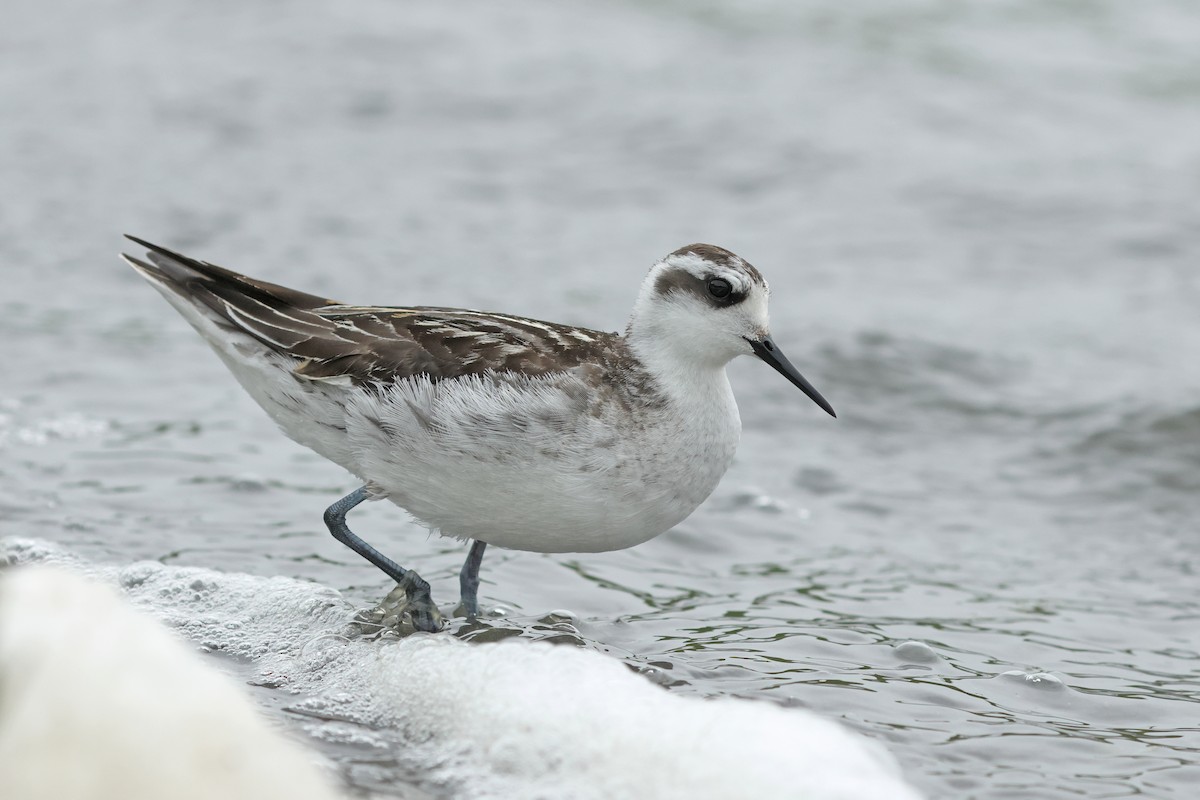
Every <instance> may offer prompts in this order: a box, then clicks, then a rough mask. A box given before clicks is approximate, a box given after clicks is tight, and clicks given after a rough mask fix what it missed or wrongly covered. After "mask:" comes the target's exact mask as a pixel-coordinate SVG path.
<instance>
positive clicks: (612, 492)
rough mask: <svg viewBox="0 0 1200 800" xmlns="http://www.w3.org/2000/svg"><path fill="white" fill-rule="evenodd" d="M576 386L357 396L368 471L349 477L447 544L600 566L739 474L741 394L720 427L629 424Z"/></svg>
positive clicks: (675, 411)
mask: <svg viewBox="0 0 1200 800" xmlns="http://www.w3.org/2000/svg"><path fill="white" fill-rule="evenodd" d="M721 377H722V378H723V377H724V373H723V372H722V373H721ZM564 380H569V381H574V380H576V379H574V378H569V379H564V378H563V377H562V376H558V377H557V378H555V379H554V380H553V381H546V380H544V379H538V380H535V381H529V380H522V381H519V382H516V383H514V384H499V385H497V384H495V383H491V382H487V383H486V384H485V383H484V382H482V381H481V382H478V383H476V384H475V385H472V384H470V382H469V381H465V380H456V381H453V382H443V383H436V384H431V383H429V382H427V381H407V382H405V383H404V384H401V385H399V386H397V388H396V389H395V390H393V391H392V392H390V393H389V394H388V395H386V396H384V397H382V398H377V397H372V396H369V395H356V400H355V401H354V402H352V403H351V404H350V406H349V412H348V414H347V420H346V427H347V431H348V436H349V438H350V441H351V445H352V447H351V449H352V450H353V452H354V453H355V454H356V459H357V463H356V464H354V465H347V466H349V467H351V468H352V469H353V471H355V472H356V473H358V474H359V475H360V476H362V477H363V478H364V479H365V480H367V481H368V482H369V483H370V484H371V486H372V488H373V490H375V491H376V492H377V493H379V494H380V495H382V496H386V497H387V498H388V499H390V500H392V502H394V503H396V504H397V505H399V506H401V507H403V508H405V509H406V510H408V511H409V513H411V514H412V515H413V516H414V517H416V518H417V519H418V520H420V521H421V522H422V523H424V524H426V525H428V526H429V527H431V528H434V529H437V530H438V531H440V532H441V533H443V534H444V535H447V536H454V537H458V538H470V539H478V540H480V541H484V542H488V543H489V544H493V545H496V546H499V547H507V548H513V549H518V550H533V551H539V552H596V551H602V550H617V549H621V548H625V547H631V546H633V545H635V544H640V543H641V542H644V541H646V540H648V539H651V538H653V537H655V536H657V535H658V534H660V533H662V532H664V531H666V530H668V529H670V528H671V527H673V526H674V525H676V524H678V523H679V522H680V521H682V520H683V519H684V518H685V517H687V516H688V515H689V514H691V513H692V511H694V510H695V509H696V507H697V506H699V505H700V503H702V502H703V501H704V499H705V498H707V497H708V495H709V494H710V493H711V492H712V490H713V489H714V488H715V487H716V485H717V483H718V481H719V480H720V478H721V476H722V475H723V474H724V473H725V471H726V469H728V467H729V465H730V463H731V462H732V459H733V454H734V450H735V449H736V447H737V441H738V437H739V434H740V422H739V420H738V417H737V409H736V406H733V404H732V394H731V393H727V394H728V400H729V403H728V405H724V404H723V406H722V407H721V408H717V409H713V410H712V411H713V412H715V413H712V412H710V413H704V414H700V413H695V409H691V410H690V411H691V412H693V413H687V412H688V411H689V410H687V409H680V408H678V407H676V406H675V405H670V404H668V405H665V406H663V407H658V408H652V409H644V410H639V411H635V412H629V411H627V410H626V409H625V408H624V407H621V406H619V405H616V404H613V405H612V406H611V407H610V406H607V405H605V404H604V403H598V402H597V401H596V398H595V397H594V395H592V396H589V395H588V394H587V393H586V392H585V393H580V392H579V391H578V390H579V388H580V387H579V386H576V385H571V384H570V383H567V384H565V385H564V383H563V381H564ZM725 386H726V389H727V388H728V383H727V382H726V384H725Z"/></svg>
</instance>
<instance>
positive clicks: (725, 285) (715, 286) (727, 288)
mask: <svg viewBox="0 0 1200 800" xmlns="http://www.w3.org/2000/svg"><path fill="white" fill-rule="evenodd" d="M732 291H733V286H732V285H731V284H730V283H729V281H727V280H725V279H724V278H712V279H710V280H709V282H708V293H709V294H711V295H712V296H713V297H717V298H725V297H728V296H729V293H730V292H732Z"/></svg>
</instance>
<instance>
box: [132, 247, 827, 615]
mask: <svg viewBox="0 0 1200 800" xmlns="http://www.w3.org/2000/svg"><path fill="white" fill-rule="evenodd" d="M128 238H129V239H130V240H132V241H134V242H137V243H138V244H139V245H142V246H143V247H145V248H146V249H147V251H148V253H147V258H148V259H149V261H148V262H147V261H142V260H140V259H137V258H133V257H131V256H128V255H125V256H123V257H124V258H125V260H126V261H127V262H129V264H130V265H131V266H132V267H133V268H134V269H136V270H137V271H138V272H139V273H141V274H142V276H143V277H145V278H146V279H147V280H149V281H150V282H151V284H153V285H154V287H155V288H156V289H158V290H159V291H160V292H161V293H162V294H163V296H164V297H166V299H167V301H168V302H170V303H171V305H173V306H174V307H175V309H176V310H177V311H179V312H180V313H181V314H182V315H183V316H184V318H185V319H187V321H188V322H189V323H191V325H192V327H194V328H195V329H196V330H197V331H199V333H200V335H201V336H203V337H204V339H205V340H206V341H207V342H208V343H209V345H211V346H212V348H213V349H214V350H215V351H216V353H217V355H218V356H220V358H221V360H222V361H224V362H225V365H226V366H227V367H229V369H230V371H232V372H233V374H234V377H236V378H237V379H238V381H239V382H240V383H241V384H242V387H243V388H244V389H245V390H246V391H247V392H249V393H250V396H251V397H253V398H254V400H255V401H256V402H257V403H258V404H259V405H260V406H262V407H263V409H264V410H266V412H267V414H269V415H270V416H271V418H272V419H274V420H275V422H276V423H277V424H278V425H279V427H280V428H281V429H282V430H283V432H284V433H285V434H287V435H288V436H289V437H290V438H292V439H293V440H295V441H297V442H299V443H300V444H303V445H305V446H307V447H310V448H312V449H313V450H315V451H316V452H318V453H320V454H321V455H323V456H325V457H326V458H328V459H329V460H330V461H333V462H334V463H336V464H339V465H341V466H342V467H344V468H346V469H347V470H349V471H350V472H352V473H354V474H355V475H357V476H358V477H359V478H360V479H361V480H362V481H363V482H364V483H363V486H362V487H361V488H359V489H357V490H355V491H354V492H351V493H350V494H349V495H347V496H346V497H343V498H342V499H341V500H338V501H337V502H336V503H334V504H333V505H331V506H330V507H329V508H328V509H326V511H325V524H326V525H327V526H328V528H329V530H330V532H331V533H332V534H333V536H334V538H336V539H337V540H338V541H340V542H342V543H343V544H345V545H347V546H349V547H350V548H351V549H353V550H354V551H355V552H357V553H358V554H359V555H361V556H363V557H364V558H366V559H367V560H368V561H370V562H371V563H372V564H374V565H375V566H377V567H378V568H379V569H381V570H383V571H384V572H385V573H387V575H388V576H389V577H390V578H392V579H393V580H395V581H396V582H397V583H398V584H399V585H400V587H401V588H403V590H404V591H405V594H406V595H407V598H408V606H407V610H408V612H409V613H410V614H411V617H412V621H413V624H414V626H415V627H416V628H418V629H419V630H427V631H432V630H437V629H438V628H439V627H440V626H441V619H440V614H439V612H438V610H437V608H436V606H434V604H433V601H432V599H431V597H430V593H429V584H428V583H426V582H425V581H424V580H423V579H421V578H420V577H419V576H418V575H417V573H416V572H414V571H412V570H408V569H405V568H403V567H401V566H400V565H399V564H397V563H396V562H395V561H393V560H392V559H390V558H388V557H387V556H385V555H383V554H382V553H380V552H379V551H378V550H376V549H375V548H374V547H372V546H371V545H369V544H367V543H366V542H365V541H363V540H362V539H361V538H360V537H358V536H357V535H356V534H354V533H353V532H351V530H350V529H349V528H348V527H347V526H346V514H347V512H349V511H350V509H352V508H354V507H355V506H357V505H358V504H359V503H361V502H363V501H364V500H368V499H384V498H386V499H388V500H391V501H392V502H393V503H395V504H396V505H398V506H400V507H401V508H404V509H405V510H407V511H408V512H409V513H410V514H411V515H412V516H413V517H414V518H415V519H416V520H417V521H418V522H420V523H422V524H423V525H426V526H427V527H429V528H430V529H431V530H436V531H438V532H440V533H442V534H443V535H446V536H452V537H456V538H459V539H462V540H471V541H472V544H471V547H470V551H469V553H468V556H467V560H466V563H465V564H464V565H463V568H462V572H461V573H460V576H459V584H460V590H461V600H462V608H463V611H464V612H465V613H466V614H468V615H475V614H477V613H478V589H479V567H480V563H481V562H482V559H483V553H484V549H485V548H486V547H487V545H488V544H493V545H496V546H498V547H505V548H512V549H517V550H532V551H538V552H544V553H560V552H599V551H604V550H619V549H622V548H625V547H632V546H633V545H636V544H640V543H642V542H645V541H647V540H649V539H651V538H653V537H655V536H658V535H659V534H660V533H663V532H664V531H666V530H668V529H670V528H672V527H674V526H675V525H676V524H678V523H679V522H681V521H682V520H683V519H684V518H686V517H687V516H688V515H689V514H691V513H692V511H694V510H695V509H696V507H697V506H699V505H700V503H702V502H703V501H704V500H705V498H707V497H708V496H709V494H710V493H711V492H712V491H713V489H714V488H716V485H717V483H718V481H720V479H721V476H722V475H724V474H725V471H726V470H727V469H728V468H729V465H730V464H731V463H732V461H733V455H734V451H735V449H736V448H737V444H738V439H739V437H740V435H741V419H740V417H739V415H738V409H737V404H736V403H735V402H734V398H733V391H732V389H731V387H730V385H729V379H728V378H727V377H726V374H725V366H726V364H728V363H729V361H731V360H732V359H733V358H734V357H735V356H739V355H756V356H758V357H759V358H761V359H762V360H763V361H765V362H767V363H768V364H770V365H771V366H772V367H774V368H775V369H776V370H778V371H779V372H780V373H782V374H783V376H784V377H786V378H787V379H788V380H789V381H791V382H792V383H793V384H795V385H796V386H797V387H799V388H800V389H801V390H802V391H803V392H804V393H805V394H807V395H808V396H809V397H810V398H812V400H813V401H815V402H816V403H817V405H819V406H820V407H821V408H823V409H824V410H825V411H827V412H828V413H829V414H831V415H834V412H833V408H832V407H831V406H830V405H829V403H828V402H826V401H825V398H823V397H822V396H821V395H820V393H818V392H817V390H816V389H814V388H813V387H812V385H811V384H810V383H809V382H808V381H807V380H805V379H804V377H803V376H802V375H801V374H800V372H799V371H798V370H797V369H796V368H795V367H794V366H792V364H791V362H789V361H788V359H787V358H786V357H785V356H784V355H783V353H782V352H781V351H780V349H779V347H778V346H777V345H776V344H775V343H774V342H773V341H772V340H771V337H770V332H769V329H768V326H767V321H768V318H767V297H768V294H769V290H768V288H767V283H766V281H765V280H763V277H762V275H761V274H760V273H759V272H758V270H757V269H755V268H754V267H752V266H751V265H750V264H748V263H747V262H746V261H744V260H743V259H741V258H739V257H738V256H736V255H734V254H733V253H731V252H729V251H728V250H725V249H723V248H720V247H716V246H713V245H708V244H693V245H688V246H687V247H682V248H680V249H679V250H676V251H675V252H673V253H671V254H670V255H668V256H667V257H666V258H664V259H662V260H661V261H659V262H657V263H656V264H655V265H654V266H653V267H652V268H651V269H650V272H649V274H648V275H647V276H646V278H645V280H644V281H643V283H642V287H641V291H640V293H639V294H638V298H637V302H636V304H635V305H634V308H633V314H632V316H631V318H630V321H629V324H628V326H627V327H626V329H625V333H624V334H616V333H604V332H601V331H595V330H589V329H586V328H576V327H572V326H569V325H560V324H557V323H552V322H541V321H538V320H533V319H526V318H523V317H515V316H511V315H508V314H495V313H487V312H482V311H469V310H465V309H457V308H433V307H411V308H391V307H384V306H354V305H346V304H343V303H339V302H337V301H334V300H330V299H327V298H323V297H317V296H315V295H311V294H305V293H303V292H299V291H296V290H294V289H288V288H285V287H283V286H277V285H275V284H271V283H266V282H265V281H260V280H256V279H253V278H248V277H246V276H244V275H239V274H238V273H236V272H231V271H229V270H226V269H223V268H222V267H218V266H215V265H213V264H209V263H207V262H203V261H197V260H195V259H192V258H189V257H187V256H184V255H180V254H179V253H175V252H172V251H171V250H168V249H166V248H164V247H160V246H158V245H154V244H151V243H149V242H146V241H143V240H141V239H137V238H134V237H132V236H130V237H128ZM834 416H836V415H834Z"/></svg>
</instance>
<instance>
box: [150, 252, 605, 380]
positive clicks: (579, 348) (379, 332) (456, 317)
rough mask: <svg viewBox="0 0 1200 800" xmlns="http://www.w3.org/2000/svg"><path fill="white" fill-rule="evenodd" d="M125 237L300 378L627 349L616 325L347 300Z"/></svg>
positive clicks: (528, 365) (391, 376) (465, 370)
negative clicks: (610, 328)
mask: <svg viewBox="0 0 1200 800" xmlns="http://www.w3.org/2000/svg"><path fill="white" fill-rule="evenodd" d="M128 238H129V239H131V240H132V241H134V242H137V243H138V244H140V245H142V246H144V247H145V248H146V249H147V250H148V256H147V257H148V258H149V260H150V262H151V264H146V263H145V262H142V261H138V260H137V259H133V258H129V261H130V263H131V264H133V265H134V266H135V267H136V268H137V269H139V270H140V271H142V272H143V273H146V274H148V275H150V276H152V277H153V278H154V279H155V280H156V281H158V282H160V283H162V284H164V285H166V286H168V287H169V288H170V289H171V290H172V291H174V292H175V293H177V294H178V295H180V296H181V297H183V298H185V299H187V300H188V301H190V302H192V303H193V304H196V305H198V306H203V307H204V308H205V309H207V311H208V312H210V313H211V314H214V315H216V316H217V317H218V318H219V319H220V320H222V321H223V322H224V323H225V324H228V325H230V326H231V327H233V328H235V329H237V330H240V331H243V332H245V333H246V334H248V335H249V336H251V337H253V338H254V339H256V340H257V341H259V342H260V343H262V345H263V346H265V347H267V348H269V349H270V350H273V351H274V352H276V353H279V354H281V355H284V356H288V357H290V358H293V359H295V362H296V365H295V368H294V371H295V373H296V375H297V376H298V377H301V378H307V379H310V380H319V381H326V382H331V383H339V382H341V381H342V380H343V379H348V380H349V381H352V382H353V383H355V384H359V385H363V384H390V383H393V382H395V381H397V380H404V379H407V378H413V377H417V376H424V377H427V378H428V379H430V380H432V381H440V380H447V379H451V378H457V377H461V376H464V375H478V374H483V373H487V372H519V373H522V374H525V375H544V374H547V373H551V372H560V371H564V370H569V369H573V368H574V367H577V366H579V365H581V364H585V363H586V364H598V365H605V364H606V363H608V362H611V361H613V359H618V358H622V357H623V356H624V355H625V344H624V340H623V339H622V338H621V337H620V336H619V335H617V334H614V333H604V332H601V331H595V330H590V329H586V328H575V327H571V326H569V325H558V324H555V323H550V322H542V321H539V320H534V319H526V318H524V317H514V316H511V315H507V314H491V313H487V312H483V311H471V310H467V309H455V308H438V307H411V308H406V307H387V306H351V305H345V304H342V303H338V302H336V301H334V300H330V299H328V298H323V297H319V296H317V295H312V294H307V293H305V292H299V291H297V290H295V289H289V288H287V287H285V286H279V285H277V284H273V283H267V282H266V281H260V280H257V279H254V278H249V277H246V276H245V275H240V274H238V273H236V272H232V271H230V270H227V269H224V268H223V267H218V266H216V265H214V264H209V263H208V262H204V261H197V260H195V259H192V258H189V257H187V256H184V255H181V254H179V253H175V252H173V251H171V250H168V249H166V248H164V247H160V246H158V245H154V244H151V243H150V242H146V241H143V240H141V239H137V238H134V237H132V236H131V237H128ZM127 258H128V257H127Z"/></svg>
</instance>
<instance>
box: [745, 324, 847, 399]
mask: <svg viewBox="0 0 1200 800" xmlns="http://www.w3.org/2000/svg"><path fill="white" fill-rule="evenodd" d="M746 341H747V342H749V343H750V347H752V348H753V349H754V354H755V355H756V356H758V357H759V358H761V359H762V360H763V361H765V362H767V363H768V364H770V365H771V366H772V367H774V368H775V371H776V372H778V373H779V374H780V375H782V376H783V377H785V378H787V379H788V380H789V381H791V382H792V384H793V385H795V386H797V387H799V389H800V391H802V392H804V393H805V394H806V395H808V396H809V398H810V399H811V400H812V401H813V402H814V403H816V404H817V405H819V406H820V407H821V408H823V409H825V411H826V412H827V413H828V414H829V416H831V417H836V416H837V414H835V413H834V411H833V406H831V405H829V401H827V400H826V399H825V398H824V397H821V393H820V392H818V391H817V390H816V389H814V388H813V385H812V384H811V383H809V382H808V381H807V380H805V378H804V376H803V375H801V374H800V370H798V369H796V368H795V367H793V366H792V362H790V361H788V360H787V356H785V355H784V354H783V351H782V350H780V349H779V348H778V347H777V346H776V344H775V342H773V341H771V337H770V336H764V337H763V338H761V339H758V340H757V341H756V340H754V339H750V338H747V339H746Z"/></svg>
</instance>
